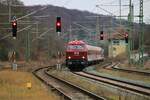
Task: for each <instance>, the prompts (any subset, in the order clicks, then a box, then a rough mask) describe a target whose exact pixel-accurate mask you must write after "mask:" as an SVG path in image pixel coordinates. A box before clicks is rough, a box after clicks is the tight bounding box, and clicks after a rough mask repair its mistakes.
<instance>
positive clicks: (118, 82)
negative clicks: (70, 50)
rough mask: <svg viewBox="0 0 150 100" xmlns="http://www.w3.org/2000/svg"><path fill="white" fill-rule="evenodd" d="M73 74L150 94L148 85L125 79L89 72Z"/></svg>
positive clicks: (146, 94)
mask: <svg viewBox="0 0 150 100" xmlns="http://www.w3.org/2000/svg"><path fill="white" fill-rule="evenodd" d="M74 74H76V75H79V76H82V77H86V78H90V79H93V80H96V81H98V82H103V83H107V84H110V85H113V86H117V87H120V88H123V89H126V90H129V91H133V92H136V93H139V94H142V95H145V96H148V97H149V96H150V87H148V86H144V85H139V84H136V83H131V82H127V81H121V80H117V79H112V78H110V77H105V76H100V75H95V74H92V73H89V72H74Z"/></svg>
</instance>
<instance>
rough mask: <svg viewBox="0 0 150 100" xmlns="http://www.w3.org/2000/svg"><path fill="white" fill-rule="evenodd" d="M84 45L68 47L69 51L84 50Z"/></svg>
mask: <svg viewBox="0 0 150 100" xmlns="http://www.w3.org/2000/svg"><path fill="white" fill-rule="evenodd" d="M83 49H84V45H68V47H67V50H83Z"/></svg>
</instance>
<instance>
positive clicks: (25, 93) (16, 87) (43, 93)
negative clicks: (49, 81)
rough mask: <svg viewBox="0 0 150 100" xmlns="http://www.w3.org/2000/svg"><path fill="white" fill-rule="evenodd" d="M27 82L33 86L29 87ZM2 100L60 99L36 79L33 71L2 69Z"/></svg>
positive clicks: (0, 79)
mask: <svg viewBox="0 0 150 100" xmlns="http://www.w3.org/2000/svg"><path fill="white" fill-rule="evenodd" d="M27 82H31V83H32V88H30V89H29V88H27V87H26V85H27ZM0 100H59V97H58V96H56V95H55V94H54V93H52V92H51V91H50V90H48V89H47V88H46V86H45V85H44V84H42V83H41V82H40V81H39V80H38V79H36V78H35V77H34V76H33V75H32V73H29V72H18V71H10V70H4V71H0Z"/></svg>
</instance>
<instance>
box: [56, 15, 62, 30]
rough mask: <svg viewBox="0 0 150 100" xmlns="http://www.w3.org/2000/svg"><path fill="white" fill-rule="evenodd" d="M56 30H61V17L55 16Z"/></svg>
mask: <svg viewBox="0 0 150 100" xmlns="http://www.w3.org/2000/svg"><path fill="white" fill-rule="evenodd" d="M56 32H61V17H56Z"/></svg>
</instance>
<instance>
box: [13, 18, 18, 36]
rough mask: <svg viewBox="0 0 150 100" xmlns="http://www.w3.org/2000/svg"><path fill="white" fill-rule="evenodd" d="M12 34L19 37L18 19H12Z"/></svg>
mask: <svg viewBox="0 0 150 100" xmlns="http://www.w3.org/2000/svg"><path fill="white" fill-rule="evenodd" d="M12 36H13V38H16V37H17V21H16V20H14V21H12Z"/></svg>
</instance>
